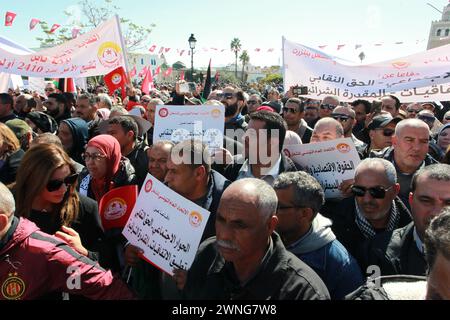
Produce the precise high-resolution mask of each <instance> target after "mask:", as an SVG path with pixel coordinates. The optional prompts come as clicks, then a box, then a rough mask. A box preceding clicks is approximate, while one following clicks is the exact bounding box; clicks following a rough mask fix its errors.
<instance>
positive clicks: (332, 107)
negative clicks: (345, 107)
mask: <svg viewBox="0 0 450 320" xmlns="http://www.w3.org/2000/svg"><path fill="white" fill-rule="evenodd" d="M335 108H336V106H333V105H332V104H321V105H320V109H328V110H331V111H333V110H334V109H335Z"/></svg>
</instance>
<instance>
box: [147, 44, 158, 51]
mask: <svg viewBox="0 0 450 320" xmlns="http://www.w3.org/2000/svg"><path fill="white" fill-rule="evenodd" d="M155 49H156V44H154V45H152V46H151V47H150V48H149V49H148V51H150V52H151V53H153V52H154V51H155Z"/></svg>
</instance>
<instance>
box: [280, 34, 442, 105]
mask: <svg viewBox="0 0 450 320" xmlns="http://www.w3.org/2000/svg"><path fill="white" fill-rule="evenodd" d="M283 62H284V63H283V74H284V88H285V90H286V91H287V90H289V88H290V87H291V86H296V85H301V86H307V87H308V95H306V96H305V97H309V98H313V99H323V98H324V97H325V96H329V95H333V96H337V97H338V98H339V100H341V101H354V100H357V99H365V100H369V101H371V100H375V99H379V98H381V97H383V96H385V95H389V94H394V95H396V96H398V97H399V99H400V100H401V101H402V102H425V101H437V100H442V101H446V100H450V71H449V70H450V45H446V46H442V47H438V48H435V49H431V50H428V51H424V52H420V53H417V54H414V55H410V56H407V57H402V58H397V59H393V60H389V61H384V62H379V63H373V64H369V65H350V64H344V62H343V61H342V60H341V59H339V58H337V57H333V56H330V55H327V54H326V53H324V52H322V51H319V50H316V49H312V48H309V47H306V46H304V45H301V44H297V43H294V42H291V41H288V40H286V39H284V38H283Z"/></svg>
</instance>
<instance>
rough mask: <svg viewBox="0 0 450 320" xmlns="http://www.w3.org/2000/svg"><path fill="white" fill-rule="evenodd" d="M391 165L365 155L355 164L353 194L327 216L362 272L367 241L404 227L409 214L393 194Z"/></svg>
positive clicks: (393, 176) (396, 185) (394, 190)
mask: <svg viewBox="0 0 450 320" xmlns="http://www.w3.org/2000/svg"><path fill="white" fill-rule="evenodd" d="M396 181H397V176H396V172H395V168H394V166H393V165H392V163H390V162H389V161H386V160H384V159H365V160H363V161H362V162H361V163H360V164H359V165H358V166H357V168H356V172H355V182H354V184H353V185H352V187H351V190H352V193H353V194H354V196H353V197H351V198H347V199H345V200H344V201H342V202H341V203H340V204H339V205H338V206H336V207H335V210H334V211H333V212H330V213H329V214H328V216H329V217H330V218H331V219H332V220H333V225H332V227H331V228H332V230H333V232H334V234H335V235H336V237H337V239H338V240H339V241H340V242H341V243H342V244H343V245H344V246H345V247H346V248H347V250H348V251H349V252H350V254H351V255H352V256H353V257H355V259H356V260H357V261H358V263H359V265H360V266H361V269H362V270H363V273H365V269H366V265H365V263H364V262H365V259H364V257H365V255H364V253H365V252H366V250H367V249H366V246H367V241H368V240H370V239H372V238H373V237H375V235H376V234H379V233H382V232H384V231H392V230H394V229H397V228H399V227H404V226H405V225H407V224H408V223H409V222H411V216H410V213H409V211H408V209H406V207H405V206H404V205H403V204H402V202H401V201H400V199H399V198H398V197H397V195H398V192H399V189H400V187H399V185H398V183H397V182H396Z"/></svg>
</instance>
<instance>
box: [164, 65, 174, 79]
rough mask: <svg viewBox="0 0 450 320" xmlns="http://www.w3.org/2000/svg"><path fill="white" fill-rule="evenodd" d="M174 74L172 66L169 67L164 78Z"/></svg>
mask: <svg viewBox="0 0 450 320" xmlns="http://www.w3.org/2000/svg"><path fill="white" fill-rule="evenodd" d="M171 74H172V67H170V68H169V69H167V70H166V72H164V78H165V77H168V76H170V75H171Z"/></svg>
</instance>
